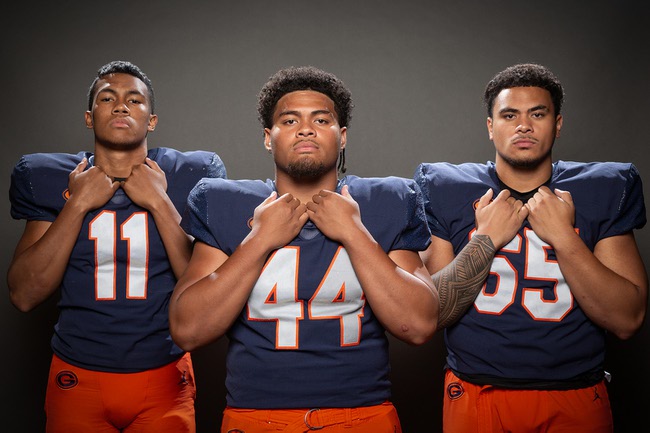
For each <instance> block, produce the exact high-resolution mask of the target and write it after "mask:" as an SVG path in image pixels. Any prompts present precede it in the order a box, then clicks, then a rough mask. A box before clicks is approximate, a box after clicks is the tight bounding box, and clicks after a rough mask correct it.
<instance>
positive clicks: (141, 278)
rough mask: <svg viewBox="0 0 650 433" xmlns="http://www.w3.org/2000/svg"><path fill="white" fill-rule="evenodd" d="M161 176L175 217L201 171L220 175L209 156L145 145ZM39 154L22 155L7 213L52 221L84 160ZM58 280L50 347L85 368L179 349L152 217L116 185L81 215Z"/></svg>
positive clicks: (115, 368)
mask: <svg viewBox="0 0 650 433" xmlns="http://www.w3.org/2000/svg"><path fill="white" fill-rule="evenodd" d="M148 156H149V158H151V159H152V160H154V161H156V163H158V165H159V166H160V168H161V169H162V170H163V171H164V172H165V176H166V179H167V195H168V196H169V197H170V199H171V201H172V202H173V203H174V206H175V207H176V209H177V210H178V212H179V213H180V214H182V212H183V207H184V205H185V202H186V200H187V195H188V194H189V191H190V190H191V189H192V187H193V186H194V185H196V183H197V182H198V181H199V180H200V179H201V178H202V177H225V175H226V171H225V168H224V166H223V163H222V162H221V159H220V158H219V157H218V156H217V155H216V154H214V153H212V152H205V151H195V152H185V153H182V152H178V151H176V150H173V149H168V148H158V149H151V150H149V152H148ZM84 157H85V158H87V159H88V161H89V166H92V165H93V163H94V156H93V154H92V153H89V152H80V153H78V154H76V155H73V154H64V153H37V154H30V155H25V156H23V157H22V158H21V159H20V161H19V162H18V163H17V164H16V166H15V168H14V171H13V173H12V177H11V187H10V194H9V195H10V199H11V215H12V216H13V217H14V218H16V219H25V220H27V221H50V222H53V221H54V220H55V219H56V217H57V216H58V215H59V213H60V211H61V209H62V208H63V206H64V205H65V203H66V200H67V198H68V175H69V174H70V172H71V171H72V170H74V169H75V167H76V166H77V164H79V163H80V162H81V160H82V159H83V158H84ZM75 236H77V241H76V244H75V246H74V248H73V250H72V253H71V255H70V259H69V262H68V267H67V269H66V272H65V275H64V276H63V281H62V283H61V299H60V301H59V304H58V305H59V309H60V315H59V320H58V323H57V324H56V326H55V329H54V331H55V332H54V336H53V338H52V349H53V350H54V352H55V353H56V354H57V355H58V356H59V357H61V358H62V359H64V360H65V361H67V362H69V363H71V364H74V365H77V366H80V367H83V368H87V369H91V370H99V371H108V372H118V373H127V372H136V371H143V370H146V369H150V368H155V367H160V366H162V365H165V364H168V363H170V362H172V361H174V360H176V359H178V358H179V357H180V356H181V355H182V353H183V352H182V350H181V349H180V348H179V347H178V346H176V345H175V344H174V343H173V342H172V340H171V337H170V335H169V319H168V304H169V297H170V296H171V292H172V291H173V290H174V285H175V284H176V278H175V277H174V274H173V272H172V269H171V265H170V263H169V260H168V257H167V253H166V251H165V247H164V246H163V243H162V239H161V238H160V234H159V233H158V230H157V228H156V224H155V222H154V220H153V217H152V216H151V214H150V213H149V212H147V210H146V209H143V208H141V207H139V206H137V205H135V204H134V203H133V202H132V201H131V200H130V199H129V197H128V196H127V195H126V194H125V193H124V190H122V189H121V188H120V189H118V190H117V191H116V192H115V195H114V196H113V197H112V198H111V200H109V201H108V203H106V204H105V205H104V206H102V207H101V208H99V209H95V210H92V211H90V212H88V214H86V216H85V217H84V220H83V224H82V226H81V231H80V232H79V233H78V234H77V233H75Z"/></svg>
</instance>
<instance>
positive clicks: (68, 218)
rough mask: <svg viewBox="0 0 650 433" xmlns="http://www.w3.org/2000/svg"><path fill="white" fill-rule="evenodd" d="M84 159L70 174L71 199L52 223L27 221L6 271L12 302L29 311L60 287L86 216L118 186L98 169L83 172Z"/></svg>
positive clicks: (106, 199)
mask: <svg viewBox="0 0 650 433" xmlns="http://www.w3.org/2000/svg"><path fill="white" fill-rule="evenodd" d="M86 165H87V162H86V160H85V159H84V160H83V161H82V162H81V163H79V165H77V167H76V168H75V169H74V170H73V171H72V173H70V176H69V183H68V186H69V190H70V198H69V199H68V201H67V202H66V204H65V205H64V206H63V209H62V210H61V212H60V213H59V215H58V216H57V218H56V220H55V221H54V222H53V223H50V222H47V221H28V222H27V223H26V225H25V230H24V232H23V234H22V236H21V238H20V240H19V242H18V245H17V246H16V250H15V252H14V257H13V259H12V261H11V264H10V265H9V270H8V272H7V285H8V286H9V296H10V299H11V302H12V303H13V304H14V305H15V306H16V308H18V309H19V310H20V311H30V310H31V309H33V308H34V307H36V306H37V305H39V304H40V303H42V302H43V301H45V300H46V299H47V298H49V297H50V296H51V295H52V294H53V293H54V292H55V291H56V290H57V289H58V287H59V285H60V284H61V280H62V279H63V275H64V273H65V270H66V268H67V265H68V260H69V259H70V254H71V252H72V249H73V248H74V245H75V243H76V241H77V237H78V236H79V231H80V230H81V225H82V223H83V219H84V217H85V215H86V214H87V213H88V212H89V211H90V210H92V209H95V208H98V207H100V206H102V205H103V204H105V203H106V202H107V201H108V200H109V199H110V198H111V197H112V196H113V194H114V193H115V191H116V190H117V188H118V187H119V185H118V184H117V183H113V182H112V181H111V179H110V178H109V177H108V176H106V174H105V173H104V172H103V171H102V170H101V169H100V168H98V167H91V168H90V169H88V170H87V171H83V170H84V168H85V167H86Z"/></svg>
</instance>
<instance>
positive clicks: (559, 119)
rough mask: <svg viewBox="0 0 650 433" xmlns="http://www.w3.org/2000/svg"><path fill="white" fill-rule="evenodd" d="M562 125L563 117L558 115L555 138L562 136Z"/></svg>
mask: <svg viewBox="0 0 650 433" xmlns="http://www.w3.org/2000/svg"><path fill="white" fill-rule="evenodd" d="M562 123H563V119H562V115H561V114H558V115H557V116H556V117H555V138H558V137H559V136H560V129H562Z"/></svg>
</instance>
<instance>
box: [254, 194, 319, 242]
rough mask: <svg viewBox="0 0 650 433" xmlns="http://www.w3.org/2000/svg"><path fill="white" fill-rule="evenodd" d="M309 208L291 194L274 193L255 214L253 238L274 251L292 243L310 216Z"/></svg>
mask: <svg viewBox="0 0 650 433" xmlns="http://www.w3.org/2000/svg"><path fill="white" fill-rule="evenodd" d="M306 210H307V208H306V207H305V205H304V204H302V203H300V201H299V200H298V199H297V198H294V196H293V195H291V194H283V195H282V196H280V197H278V193H277V192H275V191H273V192H272V193H271V195H270V196H268V197H267V198H266V199H265V200H264V201H263V202H262V203H260V204H259V205H258V206H257V207H256V208H255V211H254V213H253V223H252V229H251V236H255V237H256V238H258V239H260V240H262V241H263V242H264V245H265V246H266V249H267V250H268V251H272V250H275V249H278V248H282V247H284V246H285V245H287V244H288V243H289V242H291V241H292V240H293V239H294V238H295V237H296V236H298V233H300V230H301V229H302V226H304V225H305V223H306V222H307V220H308V219H309V216H308V215H307V212H306Z"/></svg>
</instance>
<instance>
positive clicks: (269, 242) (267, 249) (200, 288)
mask: <svg viewBox="0 0 650 433" xmlns="http://www.w3.org/2000/svg"><path fill="white" fill-rule="evenodd" d="M275 197H276V195H275V193H273V194H271V196H270V197H269V198H267V199H266V200H265V201H264V202H263V203H262V204H261V205H260V206H258V207H257V208H256V209H255V213H254V216H253V228H252V230H251V232H250V233H249V235H248V236H246V238H245V239H244V240H243V241H242V243H241V244H240V245H239V246H238V247H237V249H236V250H235V251H234V252H233V254H232V255H231V256H230V257H228V256H227V255H226V254H225V253H224V252H223V251H220V250H218V249H216V248H213V247H211V246H208V245H206V244H204V243H201V242H197V243H196V245H195V247H194V252H193V253H192V258H191V259H190V263H189V265H188V267H187V270H186V271H185V273H184V274H183V276H182V277H181V278H180V280H179V281H178V283H177V284H176V287H175V288H174V293H173V294H172V298H171V301H170V307H169V314H170V316H169V317H170V318H169V320H170V330H171V335H172V338H173V339H174V341H175V342H176V344H178V345H179V346H180V347H181V348H183V349H184V350H187V351H191V350H194V349H196V348H198V347H201V346H205V345H206V344H208V343H210V342H212V341H214V340H216V339H218V338H219V337H221V336H222V335H223V334H225V333H226V331H227V330H228V328H230V326H231V325H232V324H233V322H234V321H235V320H236V319H237V317H238V316H239V314H240V313H241V311H242V309H243V308H244V306H245V305H246V302H247V300H248V297H249V296H250V293H251V290H252V289H253V287H254V286H255V283H256V281H257V280H258V278H259V276H260V274H261V272H262V269H263V267H264V264H265V263H266V260H267V258H268V255H269V254H270V253H271V252H272V251H273V250H275V249H277V248H281V247H283V246H285V245H286V244H287V243H289V242H290V241H291V240H292V239H293V238H295V237H296V236H297V235H298V233H299V232H300V229H301V228H302V226H303V225H304V224H305V222H306V221H307V214H306V213H305V206H304V205H301V204H300V202H299V201H298V200H296V199H294V198H293V197H292V196H291V195H290V194H285V195H283V196H282V197H280V198H278V199H277V200H276V199H275Z"/></svg>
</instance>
